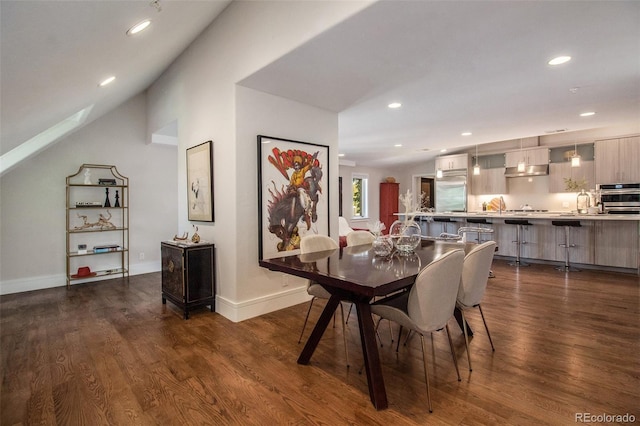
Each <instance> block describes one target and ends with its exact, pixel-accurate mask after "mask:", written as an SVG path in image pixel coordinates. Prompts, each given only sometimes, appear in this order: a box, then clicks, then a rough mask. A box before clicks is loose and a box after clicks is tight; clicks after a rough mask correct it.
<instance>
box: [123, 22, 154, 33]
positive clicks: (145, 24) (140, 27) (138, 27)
mask: <svg viewBox="0 0 640 426" xmlns="http://www.w3.org/2000/svg"><path fill="white" fill-rule="evenodd" d="M149 25H151V21H150V20H149V19H145V20H144V21H142V22H139V23H137V24H135V25H134V26H133V27H131V28H129V29H128V30H127V35H134V34H138V33H139V32H140V31H142V30H144V29H145V28H147V27H148V26H149Z"/></svg>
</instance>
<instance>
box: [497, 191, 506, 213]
mask: <svg viewBox="0 0 640 426" xmlns="http://www.w3.org/2000/svg"><path fill="white" fill-rule="evenodd" d="M502 206H505V207H506V206H507V203H505V202H504V198H503V197H502V195H501V196H500V207H499V214H502Z"/></svg>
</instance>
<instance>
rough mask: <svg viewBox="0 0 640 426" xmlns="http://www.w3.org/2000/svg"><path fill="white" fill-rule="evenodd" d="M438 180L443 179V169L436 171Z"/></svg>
mask: <svg viewBox="0 0 640 426" xmlns="http://www.w3.org/2000/svg"><path fill="white" fill-rule="evenodd" d="M436 178H438V179H440V178H442V169H438V170H436Z"/></svg>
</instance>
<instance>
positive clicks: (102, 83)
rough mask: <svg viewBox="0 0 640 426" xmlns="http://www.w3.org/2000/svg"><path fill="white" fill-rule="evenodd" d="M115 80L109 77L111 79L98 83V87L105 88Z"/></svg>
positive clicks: (113, 77)
mask: <svg viewBox="0 0 640 426" xmlns="http://www.w3.org/2000/svg"><path fill="white" fill-rule="evenodd" d="M115 79H116V78H115V76H111V77H109V78H107V79H104V80H102V82H101V83H100V87H103V86H106V85H107V84H109V83H112V82H113V80H115Z"/></svg>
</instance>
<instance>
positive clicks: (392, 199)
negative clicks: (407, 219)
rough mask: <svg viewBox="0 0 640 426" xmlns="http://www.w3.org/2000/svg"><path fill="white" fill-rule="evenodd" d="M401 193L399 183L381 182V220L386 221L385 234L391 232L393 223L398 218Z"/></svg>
mask: <svg viewBox="0 0 640 426" xmlns="http://www.w3.org/2000/svg"><path fill="white" fill-rule="evenodd" d="M399 195H400V184H399V183H389V182H382V183H380V222H382V223H384V225H385V226H386V229H385V231H384V233H385V234H387V233H388V232H389V228H390V227H391V224H392V223H393V222H395V221H396V220H397V219H398V216H395V213H398V196H399Z"/></svg>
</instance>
